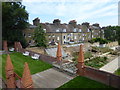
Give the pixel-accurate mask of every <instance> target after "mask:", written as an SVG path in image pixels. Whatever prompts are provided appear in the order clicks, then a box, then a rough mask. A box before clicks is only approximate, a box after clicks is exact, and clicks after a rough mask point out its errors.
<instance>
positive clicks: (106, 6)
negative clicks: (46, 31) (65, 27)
mask: <svg viewBox="0 0 120 90" xmlns="http://www.w3.org/2000/svg"><path fill="white" fill-rule="evenodd" d="M118 1H119V0H47V1H46V0H23V4H24V5H25V6H26V7H27V10H28V12H29V13H30V16H32V17H39V18H41V17H43V16H44V17H45V16H46V18H47V17H48V18H49V17H51V18H54V17H58V18H64V20H62V21H63V22H66V23H67V22H68V20H71V19H76V20H77V21H78V22H82V21H85V20H89V19H93V20H94V21H95V19H97V18H103V19H104V21H105V17H113V18H115V17H116V16H117V2H118ZM30 19H34V18H31V17H30ZM42 19H43V20H44V21H45V22H46V20H45V18H42ZM49 19H50V18H49ZM115 20H116V18H115ZM115 20H114V21H115ZM31 21H32V20H30V22H31ZM98 23H99V22H98ZM108 23H110V22H108ZM116 24H117V22H116Z"/></svg>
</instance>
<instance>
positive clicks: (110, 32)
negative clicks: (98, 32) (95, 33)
mask: <svg viewBox="0 0 120 90" xmlns="http://www.w3.org/2000/svg"><path fill="white" fill-rule="evenodd" d="M104 36H105V38H106V39H107V40H110V41H118V44H119V45H120V26H107V27H105V29H104Z"/></svg>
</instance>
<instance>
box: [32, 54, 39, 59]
mask: <svg viewBox="0 0 120 90" xmlns="http://www.w3.org/2000/svg"><path fill="white" fill-rule="evenodd" d="M31 57H32V59H39V57H40V55H39V54H34V56H31Z"/></svg>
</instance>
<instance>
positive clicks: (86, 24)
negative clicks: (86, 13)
mask: <svg viewBox="0 0 120 90" xmlns="http://www.w3.org/2000/svg"><path fill="white" fill-rule="evenodd" d="M89 24H90V23H88V22H84V23H82V25H85V26H87V27H89V26H90V25H89Z"/></svg>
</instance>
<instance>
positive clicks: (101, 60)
mask: <svg viewBox="0 0 120 90" xmlns="http://www.w3.org/2000/svg"><path fill="white" fill-rule="evenodd" d="M107 63H108V61H107V57H96V58H93V59H91V60H89V61H85V65H86V66H90V67H94V68H100V67H102V66H104V65H105V64H107Z"/></svg>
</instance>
